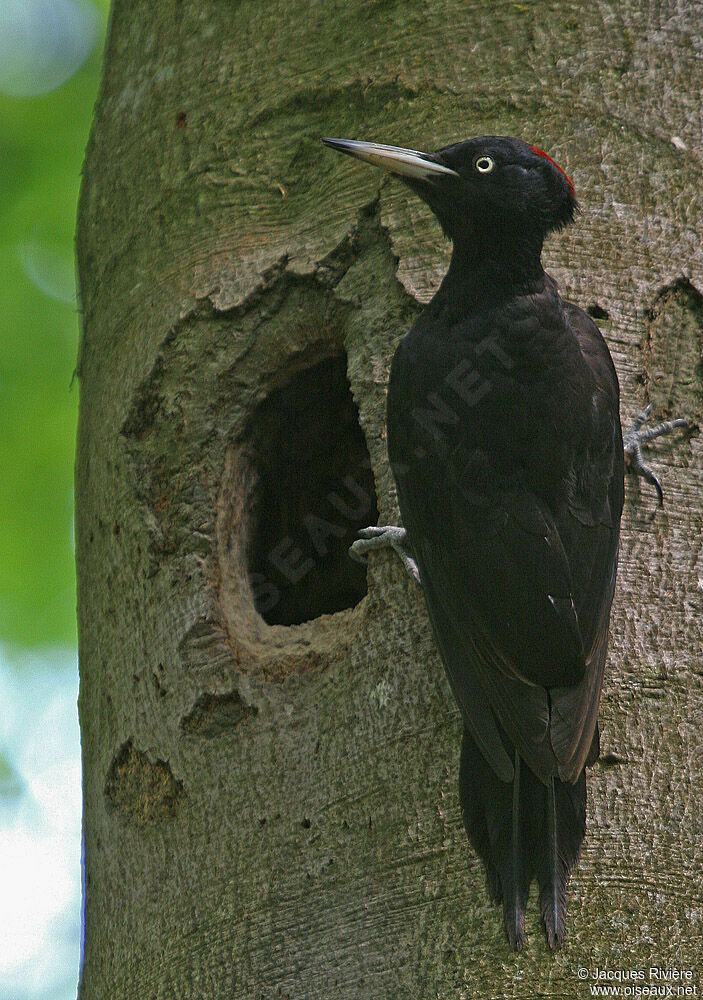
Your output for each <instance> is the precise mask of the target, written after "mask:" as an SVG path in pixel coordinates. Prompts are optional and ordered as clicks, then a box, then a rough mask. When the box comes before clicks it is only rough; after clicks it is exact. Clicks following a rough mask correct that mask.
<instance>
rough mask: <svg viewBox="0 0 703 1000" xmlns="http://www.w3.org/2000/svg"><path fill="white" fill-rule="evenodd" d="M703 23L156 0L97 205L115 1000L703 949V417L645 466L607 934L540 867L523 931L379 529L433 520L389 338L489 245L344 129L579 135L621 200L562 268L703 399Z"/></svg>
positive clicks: (137, 43) (96, 416)
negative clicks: (541, 915) (520, 940)
mask: <svg viewBox="0 0 703 1000" xmlns="http://www.w3.org/2000/svg"><path fill="white" fill-rule="evenodd" d="M701 28H702V24H701V10H700V7H699V6H698V5H696V4H681V3H676V2H675V0H666V2H663V3H660V4H652V3H646V2H644V0H631V2H626V3H620V4H608V3H600V2H598V3H589V4H579V3H548V2H543V0H537V2H525V3H509V2H501V3H498V4H491V5H490V6H488V5H485V4H481V3H476V2H471V3H459V2H457V0H455V2H450V0H437V2H436V3H433V4H425V3H421V2H419V0H404V2H403V3H394V2H381V0H378V2H373V3H364V2H361V0H345V2H344V3H342V2H328V3H326V4H319V3H314V2H308V3H304V4H295V5H293V4H283V3H275V2H266V3H263V2H260V3H254V2H252V3H248V4H224V3H219V2H216V0H192V2H190V3H187V4H184V3H182V2H181V0H164V2H162V3H159V4H154V3H147V2H145V0H115V4H114V10H113V13H112V21H111V27H110V32H109V40H108V45H107V52H106V57H105V77H104V82H103V86H102V90H101V93H100V97H99V100H98V103H97V107H96V112H95V123H94V127H93V131H92V135H91V139H90V143H89V146H88V151H87V159H86V166H85V174H84V182H83V188H82V196H81V204H80V216H79V227H78V260H79V274H80V285H81V293H82V305H83V331H84V332H83V341H82V347H81V355H80V359H79V375H80V381H81V412H80V426H79V438H78V454H77V464H76V507H77V515H76V516H77V560H78V574H79V589H78V611H79V628H80V663H81V694H80V718H81V726H82V741H83V762H84V792H85V820H84V827H85V961H84V968H83V974H82V984H81V991H80V996H81V998H82V1000H93V998H100V997H106V996H114V997H130V998H137V1000H139V998H154V997H164V998H165V997H168V998H172V997H179V998H188V997H193V998H195V997H197V998H198V1000H205V998H225V997H226V998H228V1000H229V998H232V997H242V998H244V997H247V998H254V997H257V998H259V997H261V998H266V1000H268V998H274V997H290V998H296V1000H298V998H303V997H310V998H312V997H324V998H328V997H349V998H352V997H353V998H355V1000H358V998H367V997H368V998H379V997H389V998H394V1000H397V998H406V997H407V998H413V1000H418V998H425V997H426V998H429V997H433V998H434V997H442V998H445V997H446V998H449V997H464V996H465V997H505V996H512V997H524V998H533V997H536V996H544V997H563V996H576V997H578V996H584V997H585V996H588V995H590V993H589V989H588V987H589V984H588V983H587V982H581V981H580V980H579V978H578V974H577V970H579V969H587V970H589V971H591V970H594V969H595V968H596V967H598V968H610V969H613V970H617V969H641V970H647V972H646V974H647V977H649V972H648V970H649V968H650V967H651V966H655V967H662V968H671V967H673V966H676V967H678V968H683V969H690V970H693V975H694V979H693V980H690V981H688V983H687V982H686V981H684V985H687V984H688V985H691V983H693V984H694V985H697V986H698V989H699V991H700V990H701V989H703V981H701V980H699V979H698V976H699V970H700V969H702V968H703V948H702V944H701V942H702V941H703V933H702V927H703V883H702V882H701V878H700V872H701V870H702V869H703V820H702V815H703V810H702V801H701V799H702V793H701V787H702V779H703V775H702V773H701V772H702V770H703V765H702V763H701V761H702V760H703V746H702V740H701V719H702V707H703V697H702V695H701V678H702V677H703V663H702V662H701V639H702V636H703V626H702V618H701V610H702V607H703V558H702V555H701V551H702V542H701V539H702V538H703V530H702V529H703V513H702V508H701V486H702V484H703V474H702V472H701V452H702V450H703V449H702V446H701V440H700V438H699V437H698V436H696V435H693V436H691V437H690V438H689V439H688V440H686V441H684V442H683V443H680V444H679V445H677V447H676V448H674V447H672V445H671V444H670V443H668V442H666V441H663V442H661V443H658V444H657V446H656V447H655V449H653V450H654V451H655V455H654V461H655V463H656V466H657V467H658V470H659V471H660V474H661V477H662V480H663V483H664V488H665V494H666V499H665V506H664V509H663V510H661V511H659V512H656V514H655V516H653V514H654V513H655V512H654V507H655V501H654V499H653V496H652V495H650V493H649V492H648V491H642V490H638V487H637V486H636V484H634V483H632V482H629V483H628V499H627V502H626V510H625V515H624V524H623V542H622V551H621V561H620V574H619V583H618V589H617V596H616V604H615V608H614V615H613V622H612V640H611V652H610V660H609V669H608V674H607V679H606V685H605V693H604V698H603V704H602V709H601V725H602V757H601V760H600V762H599V764H598V765H597V766H596V767H594V768H593V769H592V771H591V772H590V776H589V810H588V832H587V836H586V842H585V845H584V850H583V854H582V857H581V861H580V863H579V865H578V868H577V869H576V871H575V873H574V876H573V878H572V881H571V889H570V912H569V926H568V937H567V943H566V946H565V947H564V949H563V950H562V951H561V952H559V953H557V954H556V955H551V954H549V953H548V951H547V948H546V945H545V943H544V940H543V936H542V933H541V930H540V927H539V920H538V914H537V907H536V904H535V901H534V898H533V900H532V902H531V904H530V906H529V909H528V921H527V930H528V934H529V943H528V946H527V948H526V950H525V951H524V952H523V953H522V954H520V955H519V956H514V955H511V954H510V953H509V952H508V950H507V946H506V943H505V940H504V935H503V929H502V922H501V917H500V914H499V911H497V910H494V909H493V908H492V907H491V906H490V905H489V903H488V901H487V896H486V892H485V887H484V878H483V873H482V869H481V866H480V864H479V862H478V861H477V859H476V857H475V856H474V854H473V853H472V852H471V851H470V849H469V847H468V844H467V841H466V837H465V834H464V830H463V827H462V823H461V817H460V812H459V805H458V795H457V772H458V756H459V744H460V722H459V715H458V711H457V709H456V708H455V705H454V703H453V700H452V697H451V693H450V690H449V686H448V683H447V681H446V679H445V676H444V673H443V670H442V666H441V663H440V660H439V657H438V655H437V652H436V649H435V646H434V643H433V640H432V637H431V633H430V630H429V625H428V621H427V617H426V613H425V607H424V602H423V599H422V595H421V593H420V592H419V589H418V588H417V587H416V586H414V585H413V584H412V582H411V581H410V580H409V579H407V578H406V577H405V575H404V573H403V570H402V567H401V566H400V563H399V561H398V560H397V559H395V558H394V557H393V556H392V555H391V554H379V555H373V556H372V557H371V559H370V562H369V565H368V572H367V573H365V572H364V570H363V568H359V567H357V566H356V565H355V564H354V563H353V562H351V561H350V560H348V559H347V558H346V557H345V555H344V552H345V549H346V546H347V544H348V543H349V541H350V540H351V538H353V536H354V532H355V531H356V528H357V527H358V526H359V525H360V524H362V523H365V522H366V523H373V522H374V521H375V520H376V518H377V517H378V518H380V521H381V523H397V518H398V512H397V507H396V500H395V493H394V487H393V483H392V479H391V477H390V473H389V469H388V462H387V457H386V448H385V429H384V411H385V386H386V381H387V377H388V367H389V363H390V358H391V356H392V353H393V350H394V348H395V345H396V343H397V341H398V339H399V338H400V336H401V335H402V334H404V333H405V331H406V330H407V328H408V327H409V325H410V323H411V322H412V320H413V317H414V316H415V315H416V314H417V312H418V310H419V308H420V306H421V303H422V302H424V301H426V300H427V298H428V297H429V296H430V295H431V293H432V290H433V289H434V288H435V287H436V284H437V282H438V280H439V279H440V277H441V275H442V273H443V270H444V269H445V267H446V264H447V261H448V253H449V248H448V246H447V245H446V244H445V243H444V242H443V240H442V238H441V234H440V232H439V230H438V227H437V225H436V223H435V222H434V220H433V219H432V218H431V216H430V215H429V213H428V212H427V211H426V210H425V209H424V207H423V206H422V205H421V204H420V203H419V202H418V201H417V199H415V198H413V196H412V195H411V194H410V193H409V192H407V191H406V190H404V189H403V188H402V187H401V186H400V185H396V184H393V183H388V182H386V181H384V180H383V179H382V178H381V176H380V175H379V174H377V173H376V172H375V171H373V170H372V169H370V168H363V167H361V166H359V165H357V164H354V163H352V162H351V161H348V160H346V159H344V158H340V157H337V156H335V155H333V154H332V153H329V152H326V151H324V150H323V149H322V148H321V146H320V144H319V138H320V136H321V135H341V136H348V137H352V138H369V139H376V140H379V141H382V142H390V143H398V144H402V145H408V146H414V147H418V148H425V149H432V148H436V147H437V146H440V145H444V144H445V143H447V142H449V141H451V140H453V139H457V138H464V137H469V136H472V135H480V134H486V133H498V134H508V135H510V134H512V135H518V136H522V137H524V138H526V139H528V140H529V141H531V142H534V143H536V144H538V145H539V146H540V147H542V148H544V149H546V150H548V151H549V152H550V153H551V154H552V155H553V156H554V157H555V159H556V160H557V161H558V162H559V163H560V164H561V165H562V166H564V167H565V169H567V171H568V173H569V174H570V175H571V177H572V178H573V180H574V182H575V185H576V188H577V191H578V193H579V195H580V200H581V204H582V207H583V215H582V217H581V218H580V219H579V220H578V221H577V225H576V226H575V227H574V228H572V229H570V230H569V231H568V232H565V233H563V234H561V235H560V236H559V237H558V238H554V239H552V240H551V242H550V244H549V247H548V251H547V254H546V258H547V266H548V269H549V270H550V271H551V272H552V273H553V274H554V275H555V277H556V278H557V279H558V281H559V282H560V284H561V287H562V292H563V294H564V295H565V296H566V297H568V298H570V299H572V300H573V301H575V302H577V303H578V304H580V305H582V306H583V307H585V308H588V309H589V310H590V311H591V312H592V314H593V315H595V316H597V317H598V322H599V324H600V326H601V328H602V329H603V331H604V333H605V335H606V337H607V339H608V341H609V344H610V346H611V350H612V352H613V355H614V359H615V362H616V365H617V367H618V370H619V373H620V378H621V384H622V392H623V417H624V419H625V421H626V422H627V419H628V418H631V417H632V416H633V415H634V414H635V413H636V412H637V411H638V410H639V409H640V408H641V407H642V406H643V405H644V404H645V403H646V402H647V401H652V402H653V404H654V410H655V414H656V415H657V416H659V415H662V414H666V415H674V416H678V415H681V414H686V415H689V416H692V417H696V416H700V415H701V409H702V404H703V381H702V375H701V363H702V362H701V352H702V350H703V299H702V298H701V294H700V291H699V290H700V289H701V288H703V252H702V251H701V245H700V238H699V233H700V222H701V212H700V203H699V200H698V198H699V194H700V191H701V180H702V177H701V174H702V172H703V171H702V169H701V160H700V145H699V140H700V127H701V111H700V102H699V96H698V95H699V93H700V83H701V72H700V66H701V61H700V59H701V51H700V37H701ZM640 985H642V983H641V982H640ZM644 985H650V981H649V978H647V979H646V980H645V982H644ZM689 995H693V994H689Z"/></svg>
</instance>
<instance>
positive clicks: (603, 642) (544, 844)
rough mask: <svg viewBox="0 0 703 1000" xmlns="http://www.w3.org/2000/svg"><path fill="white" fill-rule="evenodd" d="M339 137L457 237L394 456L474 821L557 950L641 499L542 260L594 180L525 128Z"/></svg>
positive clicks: (407, 371) (518, 938) (614, 408)
mask: <svg viewBox="0 0 703 1000" xmlns="http://www.w3.org/2000/svg"><path fill="white" fill-rule="evenodd" d="M330 144H331V145H335V146H336V148H339V149H341V150H342V151H344V152H349V153H351V154H352V155H356V156H358V157H360V158H362V159H365V160H369V161H370V162H374V163H376V164H377V165H379V166H383V167H385V168H386V169H389V170H391V171H392V172H393V173H396V174H399V175H400V176H401V178H402V179H403V180H404V181H405V182H406V183H407V184H408V186H410V187H411V188H412V189H413V190H414V191H415V192H416V193H417V194H419V195H420V197H422V198H423V199H424V200H425V201H426V202H427V203H428V204H429V205H430V207H431V208H432V210H433V211H434V213H435V215H436V216H437V218H438V219H439V221H440V223H441V225H442V227H443V229H444V231H445V233H446V234H447V235H448V236H449V237H450V238H451V239H452V241H453V253H452V259H451V264H450V267H449V271H448V273H447V275H446V277H445V279H444V281H443V282H442V285H441V287H440V288H439V290H438V292H437V294H436V295H435V296H434V298H433V299H432V301H431V302H430V303H429V305H428V306H427V307H426V308H425V310H424V311H423V312H422V314H421V315H420V317H419V318H418V320H417V322H416V323H415V324H414V326H413V327H412V329H411V330H410V331H409V333H408V334H407V335H406V336H405V337H404V338H403V339H402V341H401V342H400V345H399V347H398V349H397V351H396V354H395V356H394V358H393V363H392V368H391V376H390V383H389V389H388V451H389V458H390V462H391V467H392V469H393V473H394V477H395V481H396V485H397V490H398V502H399V506H400V511H401V514H402V518H403V523H404V526H405V529H406V531H407V540H408V543H409V546H410V548H411V551H412V554H413V556H414V558H415V560H416V562H417V565H418V568H419V571H420V578H421V581H422V586H423V590H424V593H425V597H426V601H427V607H428V611H429V615H430V620H431V622H432V626H433V630H434V634H435V636H436V640H437V643H438V646H439V649H440V652H441V655H442V659H443V661H444V664H445V666H446V668H447V672H448V675H449V679H450V682H451V686H452V690H453V692H454V695H455V697H456V700H457V702H458V705H459V708H460V710H461V714H462V719H463V724H464V737H463V744H462V751H461V768H460V798H461V807H462V812H463V816H464V822H465V825H466V830H467V833H468V835H469V838H470V840H471V842H472V843H473V845H474V847H475V848H476V850H477V852H478V853H479V855H480V856H481V858H482V859H483V861H484V864H485V866H486V871H487V875H488V886H489V892H490V895H491V897H492V898H493V899H494V900H496V901H502V903H503V909H504V918H505V927H506V932H507V935H508V939H509V941H510V944H511V946H512V947H513V948H515V949H518V950H519V949H520V948H521V947H522V944H523V939H524V911H525V905H526V903H527V898H528V895H529V888H530V883H531V882H532V880H533V879H535V878H536V879H537V882H538V885H539V890H540V907H541V912H542V918H543V921H544V925H545V929H546V934H547V939H548V942H549V944H550V946H551V947H555V946H556V945H558V944H560V943H561V941H562V940H563V936H564V920H565V913H566V900H565V887H566V883H567V880H568V877H569V874H570V872H571V870H572V868H573V865H574V864H575V863H576V861H577V859H578V855H579V850H580V846H581V842H582V840H583V836H584V832H585V817H586V782H585V767H586V765H587V764H591V763H593V762H594V761H595V759H596V758H597V756H598V725H597V714H598V705H599V700H600V693H601V686H602V681H603V670H604V665H605V658H606V649H607V637H608V623H609V616H610V607H611V603H612V599H613V592H614V588H615V575H616V566H617V552H618V535H619V524H620V515H621V511H622V504H623V464H624V463H623V444H622V435H621V429H620V419H619V390H618V380H617V375H616V372H615V368H614V366H613V363H612V360H611V358H610V354H609V352H608V348H607V346H606V344H605V341H604V340H603V337H602V336H601V334H600V332H599V330H598V328H597V327H596V325H595V324H594V322H593V320H592V319H591V318H590V317H589V316H588V315H587V314H586V313H585V312H583V311H582V310H581V309H579V308H578V307H576V306H574V305H572V304H570V303H568V302H565V301H563V300H562V299H561V297H560V295H559V292H558V289H557V286H556V284H555V282H554V281H553V280H552V279H551V278H550V277H549V275H547V274H546V273H545V271H544V270H543V268H542V265H541V259H540V257H541V251H542V244H543V241H544V238H545V237H546V235H547V234H548V233H549V232H550V231H552V230H554V229H557V228H560V227H562V226H564V225H566V224H568V223H569V222H570V221H571V220H572V219H573V217H574V213H575V211H576V207H577V206H576V198H575V194H574V188H573V185H572V183H571V181H570V180H569V178H568V177H567V176H566V174H565V173H564V172H563V171H562V170H561V169H560V168H559V167H558V166H557V165H556V164H555V163H554V162H553V161H552V160H551V159H550V158H549V157H548V156H546V154H544V153H542V152H541V151H540V150H537V149H536V148H535V147H532V146H529V145H527V144H526V143H524V142H521V141H520V140H517V139H509V138H502V137H495V136H489V137H484V138H480V139H473V140H470V141H468V142H461V143H457V144H455V145H452V146H448V147H446V148H444V149H441V150H439V151H438V152H436V153H433V154H423V153H416V152H414V151H408V150H399V149H395V148H394V147H380V146H375V145H373V144H365V143H349V142H343V141H339V140H335V141H331V142H330Z"/></svg>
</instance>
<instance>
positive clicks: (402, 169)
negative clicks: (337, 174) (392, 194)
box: [322, 139, 459, 181]
mask: <svg viewBox="0 0 703 1000" xmlns="http://www.w3.org/2000/svg"><path fill="white" fill-rule="evenodd" d="M322 141H323V142H324V144H325V146H329V147H330V148H331V149H336V150H338V152H340V153H347V154H348V155H349V156H355V157H356V158H357V159H358V160H363V161H364V162H365V163H372V164H373V165H374V167H381V168H382V169H383V170H388V171H389V173H391V174H397V175H398V176H400V177H410V178H412V179H414V180H419V181H432V180H434V179H435V178H437V177H438V176H439V175H440V174H441V175H443V176H445V177H446V176H449V177H458V176H459V174H457V172H456V171H455V170H450V169H449V167H445V166H443V165H442V164H441V163H437V161H436V160H433V159H431V158H430V156H429V155H428V154H427V153H420V152H418V151H417V150H416V149H403V147H402V146H383V145H382V144H381V143H379V142H357V141H356V140H354V139H323V140H322Z"/></svg>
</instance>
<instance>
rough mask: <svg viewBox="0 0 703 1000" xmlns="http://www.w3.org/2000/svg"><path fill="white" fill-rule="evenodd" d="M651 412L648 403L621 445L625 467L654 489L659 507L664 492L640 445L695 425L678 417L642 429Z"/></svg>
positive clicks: (650, 406)
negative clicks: (623, 451)
mask: <svg viewBox="0 0 703 1000" xmlns="http://www.w3.org/2000/svg"><path fill="white" fill-rule="evenodd" d="M651 412H652V404H651V403H650V404H649V406H646V407H645V409H644V410H642V412H641V413H639V414H638V415H637V416H636V417H635V419H634V420H633V422H632V427H631V428H630V429H629V431H628V432H627V433H626V434H625V436H624V437H623V442H622V443H623V448H624V450H625V465H626V466H627V468H628V469H629V470H630V471H631V472H634V473H635V475H637V476H641V477H642V478H643V479H644V480H646V481H647V482H648V483H649V484H650V485H651V486H653V487H654V489H655V490H656V491H657V499H658V506H659V507H661V506H662V504H663V502H664V491H663V490H662V486H661V483H660V482H659V480H658V479H657V477H656V476H655V475H654V473H653V472H652V470H651V469H650V467H649V466H648V465H647V464H646V463H645V461H644V457H643V455H642V445H643V444H646V443H647V441H653V440H654V439H655V438H658V437H661V436H662V435H663V434H670V433H671V432H672V431H673V430H676V428H677V427H685V428H687V429H690V428H692V427H693V426H695V425H694V424H693V421H691V420H688V419H686V418H685V417H679V418H677V419H676V420H665V421H664V422H663V423H661V424H657V426H656V427H645V428H644V429H643V424H645V423H646V422H647V419H648V418H649V414H650V413H651Z"/></svg>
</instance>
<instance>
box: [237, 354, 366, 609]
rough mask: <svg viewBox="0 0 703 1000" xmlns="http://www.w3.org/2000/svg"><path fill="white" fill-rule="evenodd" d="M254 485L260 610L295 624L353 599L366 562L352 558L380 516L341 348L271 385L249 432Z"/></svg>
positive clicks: (252, 563) (253, 562)
mask: <svg viewBox="0 0 703 1000" xmlns="http://www.w3.org/2000/svg"><path fill="white" fill-rule="evenodd" d="M249 440H250V445H251V446H252V448H251V451H252V462H253V466H254V471H255V479H256V486H255V489H254V497H253V505H252V512H253V532H252V535H251V541H250V545H249V554H248V563H249V579H250V583H251V588H252V592H253V595H254V600H255V603H256V608H257V610H258V612H259V614H260V615H262V617H263V618H264V619H265V621H267V622H268V623H269V624H270V625H296V624H300V623H301V622H305V621H309V620H310V619H311V618H317V617H318V616H319V615H324V614H332V613H334V612H336V611H342V610H343V609H344V608H350V607H353V606H354V605H355V604H358V602H359V601H360V600H361V598H362V597H363V596H364V595H365V594H366V568H365V567H364V566H363V565H360V564H359V563H356V562H354V561H353V560H352V559H351V558H350V556H349V546H350V545H351V543H352V542H353V541H354V539H355V538H356V534H357V531H358V529H359V528H361V527H364V526H366V525H369V524H376V522H377V520H378V507H377V502H376V493H375V489H374V480H373V472H372V469H371V463H370V460H369V453H368V449H367V447H366V441H365V439H364V435H363V432H362V430H361V427H360V426H359V412H358V410H357V407H356V403H355V402H354V399H353V397H352V394H351V391H350V388H349V382H348V380H347V372H346V356H345V355H344V354H336V355H334V356H332V357H327V358H325V359H324V360H322V361H318V362H317V363H315V364H312V365H310V366H308V367H306V368H303V369H302V370H299V371H297V372H296V373H295V374H294V375H293V376H292V377H291V378H290V379H289V381H287V382H286V383H285V384H284V385H282V386H279V387H277V388H276V389H274V390H272V391H271V392H270V393H269V395H268V396H267V397H266V398H265V399H264V400H263V402H262V403H260V404H259V406H258V407H257V409H256V411H255V412H254V414H253V418H252V421H251V423H250V431H249Z"/></svg>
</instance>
